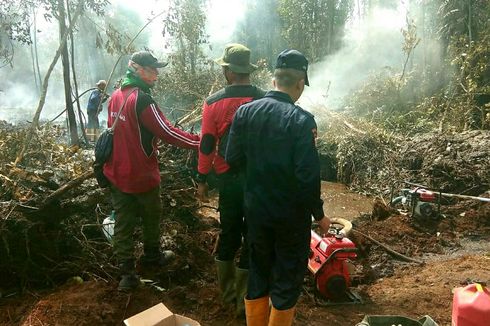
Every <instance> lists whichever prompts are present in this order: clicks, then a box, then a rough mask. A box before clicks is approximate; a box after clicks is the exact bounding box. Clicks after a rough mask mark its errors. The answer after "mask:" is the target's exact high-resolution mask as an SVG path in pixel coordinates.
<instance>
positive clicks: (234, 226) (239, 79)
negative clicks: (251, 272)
mask: <svg viewBox="0 0 490 326" xmlns="http://www.w3.org/2000/svg"><path fill="white" fill-rule="evenodd" d="M216 63H218V64H219V65H221V66H222V67H223V75H224V77H225V78H226V82H227V84H228V85H227V86H226V87H225V88H223V89H221V90H220V91H218V92H216V93H214V94H212V95H211V96H209V97H208V98H207V99H206V101H205V102H204V105H203V113H202V115H203V118H202V126H201V142H200V145H199V161H198V189H197V196H198V198H199V199H200V200H201V201H207V183H206V178H207V175H208V174H209V173H210V172H211V170H212V169H214V171H215V173H216V175H217V179H218V188H219V212H220V228H221V232H220V236H219V239H218V247H217V256H216V258H215V260H216V266H217V271H218V284H219V287H220V290H221V294H222V299H223V301H224V303H226V304H235V305H236V312H237V315H239V316H240V315H241V316H243V315H244V313H245V308H244V301H243V300H244V296H245V294H246V290H247V279H248V248H247V242H246V239H245V235H246V223H245V220H244V214H243V183H242V180H241V177H240V175H238V174H237V173H236V171H232V170H230V166H229V165H228V164H227V163H226V162H225V160H224V156H225V154H224V152H225V149H226V143H227V137H228V131H229V128H230V125H231V121H232V120H233V116H234V115H235V112H236V110H237V109H238V107H239V106H240V105H242V104H245V103H248V102H250V101H253V100H255V99H258V98H262V97H263V96H264V94H265V92H264V91H263V90H261V89H259V88H257V87H255V86H252V85H251V84H250V74H251V73H252V72H253V71H254V70H255V69H257V66H255V65H253V64H251V63H250V50H249V49H248V48H247V47H246V46H244V45H241V44H229V45H228V46H226V48H225V51H224V54H223V56H222V57H221V58H219V59H217V60H216ZM240 247H241V254H240V259H239V263H238V265H237V266H235V256H236V254H237V252H238V250H239V249H240Z"/></svg>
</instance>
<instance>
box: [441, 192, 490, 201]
mask: <svg viewBox="0 0 490 326" xmlns="http://www.w3.org/2000/svg"><path fill="white" fill-rule="evenodd" d="M440 194H441V196H444V197H455V198H463V199H474V200H479V201H482V202H486V203H490V198H485V197H476V196H468V195H458V194H448V193H445V192H441V193H440Z"/></svg>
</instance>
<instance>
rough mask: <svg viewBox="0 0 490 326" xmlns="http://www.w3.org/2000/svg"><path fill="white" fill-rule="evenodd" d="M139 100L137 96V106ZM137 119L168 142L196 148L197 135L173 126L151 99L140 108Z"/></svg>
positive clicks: (197, 143) (197, 144)
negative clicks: (146, 104)
mask: <svg viewBox="0 0 490 326" xmlns="http://www.w3.org/2000/svg"><path fill="white" fill-rule="evenodd" d="M139 102H140V98H138V104H137V105H138V106H140V103H139ZM143 105H144V104H143ZM139 119H140V123H141V125H142V126H144V127H145V128H147V129H148V130H149V131H150V132H151V133H152V134H153V135H155V136H156V137H158V138H160V139H162V140H163V141H165V142H167V143H169V144H172V145H175V146H178V147H182V148H190V149H197V148H198V146H199V135H195V134H191V133H188V132H186V131H183V130H181V129H179V128H176V127H174V126H173V125H172V124H171V123H170V121H168V119H167V118H166V117H165V115H164V114H163V113H162V111H160V108H159V107H158V106H157V105H156V103H154V102H153V101H152V102H151V103H149V105H148V106H146V107H145V108H144V109H142V110H141V113H140V115H139Z"/></svg>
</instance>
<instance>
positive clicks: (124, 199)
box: [110, 186, 139, 290]
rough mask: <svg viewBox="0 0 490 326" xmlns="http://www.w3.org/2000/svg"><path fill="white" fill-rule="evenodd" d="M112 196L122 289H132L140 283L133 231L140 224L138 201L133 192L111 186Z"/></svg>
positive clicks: (114, 244)
mask: <svg viewBox="0 0 490 326" xmlns="http://www.w3.org/2000/svg"><path fill="white" fill-rule="evenodd" d="M110 190H111V197H112V204H113V207H114V210H115V211H116V221H115V225H114V236H113V246H114V254H115V256H116V258H117V261H118V263H119V269H120V274H121V281H120V283H119V289H120V290H130V289H132V288H135V287H136V286H137V285H138V284H139V280H138V278H137V276H136V275H135V268H134V252H133V251H134V245H133V233H134V229H135V227H136V225H137V224H138V217H137V212H138V208H137V206H138V205H137V202H136V199H135V198H134V197H133V195H131V194H126V193H123V192H121V191H119V190H118V189H117V188H116V187H114V186H111V188H110Z"/></svg>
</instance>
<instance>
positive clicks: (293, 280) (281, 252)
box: [269, 216, 311, 326]
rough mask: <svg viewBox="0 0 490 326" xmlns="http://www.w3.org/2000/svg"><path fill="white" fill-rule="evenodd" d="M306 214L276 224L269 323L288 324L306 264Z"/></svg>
mask: <svg viewBox="0 0 490 326" xmlns="http://www.w3.org/2000/svg"><path fill="white" fill-rule="evenodd" d="M310 230H311V222H310V221H309V219H308V216H305V217H304V218H303V219H300V218H299V217H298V219H297V220H295V221H289V222H287V221H285V223H283V224H282V225H278V226H277V227H276V235H277V236H276V242H275V255H276V261H275V264H274V268H273V276H272V277H273V278H272V285H271V292H270V293H271V301H272V309H271V315H270V319H269V325H270V326H273V325H281V326H287V325H291V324H292V322H293V318H294V311H295V306H296V302H297V301H298V298H299V295H300V293H301V286H302V284H303V278H304V275H305V272H306V269H307V264H308V252H309V244H310V238H311V233H310V232H311V231H310Z"/></svg>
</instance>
